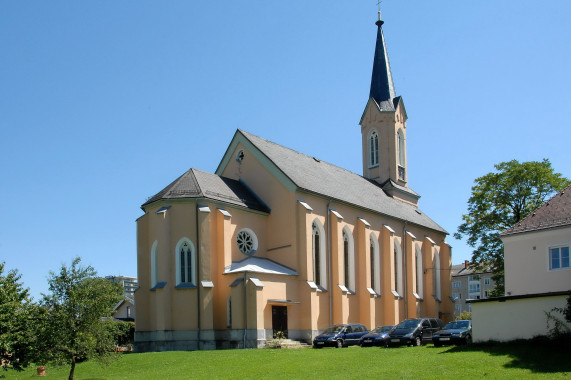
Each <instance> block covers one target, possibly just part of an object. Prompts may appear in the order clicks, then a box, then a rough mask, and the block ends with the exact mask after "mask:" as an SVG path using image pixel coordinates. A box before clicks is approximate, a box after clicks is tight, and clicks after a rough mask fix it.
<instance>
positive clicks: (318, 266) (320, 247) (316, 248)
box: [311, 219, 327, 288]
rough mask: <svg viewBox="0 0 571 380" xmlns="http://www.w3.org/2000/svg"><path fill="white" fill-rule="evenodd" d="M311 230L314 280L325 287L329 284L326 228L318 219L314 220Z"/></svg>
mask: <svg viewBox="0 0 571 380" xmlns="http://www.w3.org/2000/svg"><path fill="white" fill-rule="evenodd" d="M311 231H312V235H311V251H312V252H311V253H312V261H313V281H314V282H315V284H316V285H318V286H321V287H323V288H325V287H326V286H327V273H326V270H325V265H326V264H325V263H326V260H325V230H324V229H323V226H322V225H321V222H320V221H319V220H318V219H316V220H314V221H313V223H312V225H311Z"/></svg>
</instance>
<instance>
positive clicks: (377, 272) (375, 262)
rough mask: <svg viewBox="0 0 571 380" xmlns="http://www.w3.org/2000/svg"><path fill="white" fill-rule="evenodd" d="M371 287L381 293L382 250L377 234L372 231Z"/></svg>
mask: <svg viewBox="0 0 571 380" xmlns="http://www.w3.org/2000/svg"><path fill="white" fill-rule="evenodd" d="M369 238H370V243H371V289H373V290H374V291H375V292H376V293H377V294H381V252H380V249H379V240H378V238H377V236H376V235H375V234H374V233H373V232H371V235H370V237H369Z"/></svg>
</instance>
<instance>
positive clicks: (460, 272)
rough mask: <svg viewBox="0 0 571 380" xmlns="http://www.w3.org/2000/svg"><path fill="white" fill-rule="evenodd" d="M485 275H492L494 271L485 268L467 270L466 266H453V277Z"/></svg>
mask: <svg viewBox="0 0 571 380" xmlns="http://www.w3.org/2000/svg"><path fill="white" fill-rule="evenodd" d="M483 273H492V271H491V269H489V268H484V270H481V271H476V270H474V269H471V268H466V264H457V265H452V277H456V276H467V275H469V274H483Z"/></svg>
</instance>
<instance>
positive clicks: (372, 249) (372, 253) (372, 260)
mask: <svg viewBox="0 0 571 380" xmlns="http://www.w3.org/2000/svg"><path fill="white" fill-rule="evenodd" d="M369 242H370V250H369V256H370V265H371V284H370V285H369V287H370V288H371V289H374V288H375V264H376V263H375V246H374V244H373V238H372V237H370V238H369Z"/></svg>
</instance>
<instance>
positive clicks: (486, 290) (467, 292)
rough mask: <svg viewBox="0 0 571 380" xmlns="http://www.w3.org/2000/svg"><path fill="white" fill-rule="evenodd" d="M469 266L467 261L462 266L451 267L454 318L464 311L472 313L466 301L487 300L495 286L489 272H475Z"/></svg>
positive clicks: (470, 306)
mask: <svg viewBox="0 0 571 380" xmlns="http://www.w3.org/2000/svg"><path fill="white" fill-rule="evenodd" d="M469 264H470V262H469V261H465V262H464V263H463V264H458V265H452V298H453V299H454V301H455V303H454V315H455V316H456V317H459V316H460V314H462V312H464V311H468V312H471V311H472V305H471V304H470V303H467V302H466V300H468V299H478V300H479V299H485V298H489V297H490V292H491V291H492V290H493V289H494V286H495V285H496V283H495V282H494V280H492V272H491V271H486V270H485V271H481V272H475V271H474V270H472V269H470V268H469Z"/></svg>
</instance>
